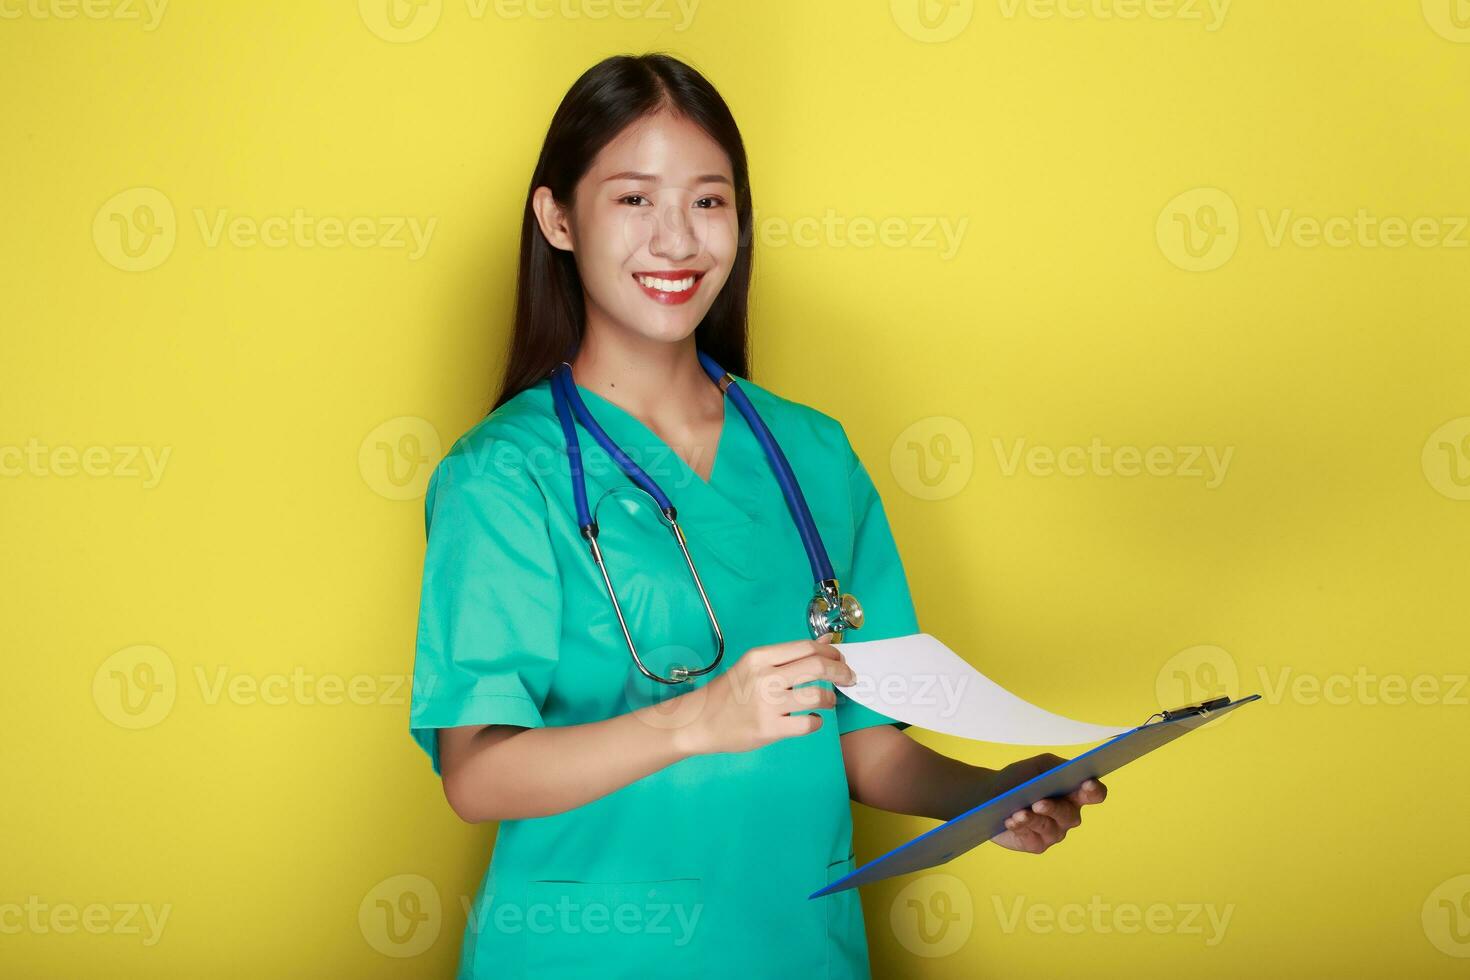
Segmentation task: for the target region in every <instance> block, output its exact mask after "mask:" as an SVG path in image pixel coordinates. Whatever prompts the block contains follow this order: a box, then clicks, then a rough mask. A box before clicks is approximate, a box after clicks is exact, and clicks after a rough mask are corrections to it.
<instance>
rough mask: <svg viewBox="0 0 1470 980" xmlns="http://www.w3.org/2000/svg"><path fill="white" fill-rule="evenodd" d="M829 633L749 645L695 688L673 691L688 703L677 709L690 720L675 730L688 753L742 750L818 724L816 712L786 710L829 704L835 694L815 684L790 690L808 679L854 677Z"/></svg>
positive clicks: (845, 679) (836, 681) (842, 682)
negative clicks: (766, 644)
mask: <svg viewBox="0 0 1470 980" xmlns="http://www.w3.org/2000/svg"><path fill="white" fill-rule="evenodd" d="M830 639H831V634H830V633H829V634H825V635H824V636H822V638H821V639H818V640H793V641H791V642H789V643H774V644H771V645H770V646H763V647H752V648H751V649H749V650H747V651H746V653H745V655H744V656H743V657H741V658H740V659H739V660H737V661H736V662H735V664H734V665H733V666H732V667H730V669H729V670H727V671H725V672H724V673H723V674H721V675H720V676H718V677H716V678H715V679H714V680H712V681H710V682H709V683H708V684H706V685H705V686H704V687H701V688H699V689H698V690H694V691H690V692H689V693H688V694H682V695H680V696H679V700H681V701H682V700H685V699H689V703H686V704H685V705H681V706H680V708H679V709H678V712H677V713H678V714H679V715H680V716H685V715H684V712H686V711H687V712H688V713H689V714H688V715H687V717H689V719H690V721H689V723H688V724H687V725H685V726H682V727H681V729H680V731H679V736H680V741H681V746H682V748H683V750H684V751H685V752H687V753H688V754H689V755H704V754H707V753H711V752H748V751H750V750H751V749H758V748H760V747H761V746H763V745H769V744H770V743H771V742H775V741H778V740H780V739H783V738H791V737H792V736H795V735H808V734H810V733H812V732H814V731H816V730H817V729H819V728H821V727H822V718H821V716H820V715H814V714H813V715H797V716H794V717H793V716H792V715H791V712H793V711H803V710H811V709H816V708H831V707H833V706H834V705H836V703H837V694H836V692H835V691H833V690H831V689H830V688H826V687H821V686H812V687H804V688H802V689H801V690H793V688H795V687H796V686H797V685H799V684H805V683H807V682H809V681H820V680H825V681H831V682H832V683H833V684H840V685H843V686H847V685H851V684H853V683H856V681H857V675H856V674H854V673H853V670H852V668H851V667H849V666H848V665H847V660H846V659H845V658H844V657H843V656H842V653H841V651H840V650H839V649H838V648H837V646H836V645H835V644H833V643H831V642H830Z"/></svg>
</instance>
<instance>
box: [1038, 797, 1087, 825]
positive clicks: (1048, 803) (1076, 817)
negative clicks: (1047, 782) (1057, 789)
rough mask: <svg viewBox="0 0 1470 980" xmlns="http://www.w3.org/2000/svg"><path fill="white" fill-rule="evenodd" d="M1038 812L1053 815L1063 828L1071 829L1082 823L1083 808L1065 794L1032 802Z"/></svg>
mask: <svg viewBox="0 0 1470 980" xmlns="http://www.w3.org/2000/svg"><path fill="white" fill-rule="evenodd" d="M1031 809H1033V810H1035V811H1036V812H1037V813H1040V814H1043V815H1045V816H1048V817H1051V818H1052V820H1054V821H1056V824H1057V826H1058V827H1060V828H1062V830H1064V831H1065V830H1071V829H1072V828H1073V827H1075V826H1077V825H1078V824H1080V823H1082V810H1081V808H1080V807H1079V806H1078V805H1077V804H1076V803H1073V802H1072V801H1071V800H1069V799H1067V798H1066V797H1065V796H1055V797H1048V798H1047V799H1044V800H1037V801H1036V802H1035V803H1033V804H1031Z"/></svg>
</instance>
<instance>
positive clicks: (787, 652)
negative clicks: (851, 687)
mask: <svg viewBox="0 0 1470 980" xmlns="http://www.w3.org/2000/svg"><path fill="white" fill-rule="evenodd" d="M767 649H768V650H770V651H771V653H770V657H771V659H770V663H771V665H772V666H773V667H780V666H782V665H783V664H789V663H793V662H795V661H799V660H804V659H806V658H808V657H811V656H813V655H816V656H819V657H826V658H827V659H829V660H841V659H842V651H841V650H839V649H838V648H837V645H836V644H835V643H818V642H817V641H816V640H792V641H791V642H790V643H777V644H776V645H775V646H772V647H767Z"/></svg>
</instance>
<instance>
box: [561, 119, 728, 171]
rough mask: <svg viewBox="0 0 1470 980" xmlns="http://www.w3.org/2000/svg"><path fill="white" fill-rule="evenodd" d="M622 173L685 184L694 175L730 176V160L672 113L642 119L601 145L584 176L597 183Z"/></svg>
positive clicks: (707, 137)
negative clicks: (649, 176) (633, 172)
mask: <svg viewBox="0 0 1470 980" xmlns="http://www.w3.org/2000/svg"><path fill="white" fill-rule="evenodd" d="M625 170H636V171H638V172H640V173H648V174H654V175H656V176H657V177H658V179H659V180H660V181H661V182H663V183H684V182H685V181H686V179H687V178H688V177H690V176H691V175H694V174H711V173H719V174H724V175H725V176H726V177H732V174H731V167H730V158H729V156H728V155H727V154H726V153H725V151H724V149H723V148H722V147H721V146H720V144H719V143H717V142H715V141H714V139H713V138H712V137H711V136H710V135H709V134H708V133H706V132H705V131H704V130H703V129H701V128H700V127H699V126H698V125H696V124H695V123H694V122H692V121H690V120H689V119H686V118H684V117H683V116H676V115H674V114H673V113H672V112H669V111H663V112H659V113H658V114H656V115H653V116H645V117H643V118H642V119H639V120H638V121H637V122H635V123H632V124H630V125H629V126H628V127H627V128H626V129H624V130H623V131H622V132H621V133H619V134H618V135H617V136H616V137H614V138H613V140H612V141H611V142H610V143H608V144H607V145H606V146H604V147H603V148H602V150H601V152H599V153H598V154H597V159H596V160H594V161H593V162H592V166H591V167H590V168H589V169H588V173H587V176H588V177H589V178H591V179H592V180H600V179H602V178H604V177H606V176H608V175H609V174H614V173H619V172H621V171H625Z"/></svg>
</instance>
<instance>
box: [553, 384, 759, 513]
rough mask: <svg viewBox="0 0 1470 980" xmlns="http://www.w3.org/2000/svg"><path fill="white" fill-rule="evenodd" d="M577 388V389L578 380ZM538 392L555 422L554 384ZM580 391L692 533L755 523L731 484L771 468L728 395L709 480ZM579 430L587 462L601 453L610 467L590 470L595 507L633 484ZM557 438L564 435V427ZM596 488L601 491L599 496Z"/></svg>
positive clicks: (634, 423)
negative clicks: (757, 468) (606, 493)
mask: <svg viewBox="0 0 1470 980" xmlns="http://www.w3.org/2000/svg"><path fill="white" fill-rule="evenodd" d="M573 384H576V382H575V379H574V380H573ZM538 387H539V388H542V389H544V396H545V400H546V406H547V410H548V412H550V414H551V416H552V418H553V419H555V417H556V408H555V405H554V403H553V401H552V398H551V382H550V380H549V379H543V380H542V381H541V382H539V383H538ZM576 387H577V393H578V394H579V395H581V396H582V402H583V403H584V404H585V405H586V406H587V411H588V412H590V413H591V414H592V417H593V418H594V419H596V420H597V423H598V424H599V425H601V426H602V428H603V431H605V432H606V433H607V434H608V436H609V437H610V438H611V439H612V440H613V442H615V443H616V444H617V445H618V447H619V448H620V449H622V450H623V452H625V453H627V454H628V455H629V456H630V457H632V459H633V462H635V463H637V464H638V465H639V466H641V467H642V468H643V470H644V471H645V472H646V473H648V475H649V476H650V477H652V478H653V481H654V482H655V483H657V484H658V485H659V488H660V489H662V490H663V492H664V493H665V494H666V495H667V496H668V498H669V500H670V501H672V502H673V504H674V508H675V509H676V510H677V511H678V513H679V523H680V524H681V525H683V526H685V527H686V528H694V527H701V528H702V527H727V526H735V525H740V524H749V523H751V522H752V521H754V520H755V517H754V515H752V514H750V513H747V511H746V510H745V509H744V508H743V507H741V506H740V505H739V504H737V503H736V501H737V500H739V499H740V498H741V497H742V496H744V495H743V494H740V493H738V492H736V491H737V484H736V483H731V481H741V480H749V479H750V477H751V475H752V464H759V465H766V463H765V459H764V455H763V453H762V451H761V448H760V444H759V443H758V442H757V441H756V439H755V435H754V433H752V432H751V431H750V426H749V424H748V423H746V421H745V418H744V417H743V416H741V414H740V411H739V410H738V409H736V408H735V407H734V406H732V405H731V404H730V398H729V396H728V395H726V396H723V397H722V399H721V401H722V403H723V405H724V411H725V420H724V423H723V424H722V426H721V428H720V439H719V442H718V443H717V445H716V446H715V458H714V463H713V465H712V466H711V468H710V478H709V480H705V479H704V478H702V477H701V476H700V475H699V474H698V473H696V472H695V471H694V469H693V467H691V466H690V465H689V464H688V463H686V462H684V459H683V458H682V457H681V456H680V455H679V454H678V453H676V452H674V450H673V448H672V447H670V446H669V445H668V443H666V442H665V441H664V440H663V439H661V438H659V436H658V434H657V433H655V432H654V431H653V430H652V429H650V428H649V427H648V426H646V425H644V424H643V422H642V421H640V420H639V419H638V417H637V416H636V415H634V414H633V413H631V412H629V411H627V410H626V409H624V408H622V407H620V406H619V405H617V404H616V403H615V402H612V401H609V400H608V399H607V398H604V397H603V396H602V395H600V394H598V393H597V392H595V391H593V390H592V389H590V388H585V387H583V386H582V385H580V384H578V385H576ZM574 418H575V416H574ZM576 425H577V438H578V439H579V440H580V443H581V446H582V453H583V456H584V457H585V456H587V455H588V454H589V453H592V452H596V453H598V454H599V459H604V460H605V465H601V466H598V467H592V468H589V469H590V470H591V471H589V472H588V473H587V476H586V478H587V496H588V502H589V503H591V502H592V501H594V500H595V499H596V497H597V496H598V495H599V494H600V493H601V491H602V490H603V489H606V488H607V487H611V486H619V485H623V484H628V483H631V482H632V481H631V480H629V479H628V476H627V474H626V473H624V472H623V471H622V469H621V468H620V467H619V466H618V465H617V463H616V462H615V461H613V460H612V459H610V458H606V454H605V453H604V452H603V449H602V447H601V445H599V444H598V442H597V440H596V439H595V438H594V437H593V436H592V434H591V433H590V432H588V431H587V430H586V429H585V428H584V427H583V426H582V424H581V422H580V421H578V422H577V423H576ZM557 432H558V435H560V428H559V427H558V430H557ZM557 442H558V448H559V449H564V447H565V442H564V440H562V439H560V438H559V439H558V440H557ZM594 487H597V489H596V490H594Z"/></svg>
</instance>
